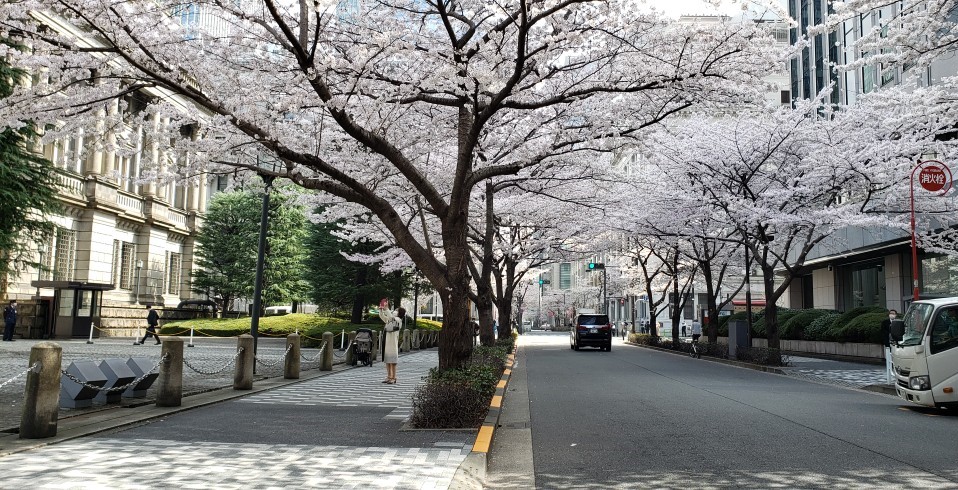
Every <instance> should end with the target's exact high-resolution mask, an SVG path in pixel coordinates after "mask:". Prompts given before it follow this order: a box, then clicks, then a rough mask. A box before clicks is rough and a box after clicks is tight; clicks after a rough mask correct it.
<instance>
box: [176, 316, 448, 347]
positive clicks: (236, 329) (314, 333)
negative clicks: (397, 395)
mask: <svg viewBox="0 0 958 490" xmlns="http://www.w3.org/2000/svg"><path fill="white" fill-rule="evenodd" d="M416 324H417V325H418V326H419V328H420V329H423V330H439V329H441V328H442V324H441V323H439V322H436V321H432V320H418V321H417V322H416ZM191 328H192V329H194V330H196V332H197V333H196V335H197V336H208V337H235V336H237V335H242V334H244V333H249V332H250V319H249V318H197V319H195V320H178V321H175V322H169V323H165V324H163V325H162V327H161V328H160V332H159V333H160V334H161V335H189V333H190V329H191ZM358 328H369V329H372V330H381V329H382V328H383V322H382V321H381V320H380V319H379V318H373V319H370V320H369V321H368V322H366V323H359V324H356V323H352V322H350V321H349V320H345V319H343V318H337V317H328V316H321V315H315V314H306V313H292V314H289V315H281V316H264V317H262V318H260V320H259V329H258V331H259V334H260V335H263V336H266V337H285V336H286V335H289V334H291V333H294V332H297V331H298V332H299V333H300V334H301V335H303V336H304V340H303V344H304V345H307V346H312V345H316V344H317V343H318V341H316V340H313V339H320V338H322V336H323V332H332V333H333V334H334V335H335V336H334V343H338V342H340V340H341V339H340V338H339V337H341V336H342V332H343V330H345V331H346V332H347V333H349V332H351V331H354V330H356V329H358ZM311 338H312V339H311Z"/></svg>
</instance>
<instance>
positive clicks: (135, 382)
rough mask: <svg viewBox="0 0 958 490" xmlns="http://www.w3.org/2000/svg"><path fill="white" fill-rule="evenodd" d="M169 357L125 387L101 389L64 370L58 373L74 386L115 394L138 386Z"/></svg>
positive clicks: (162, 358) (166, 357)
mask: <svg viewBox="0 0 958 490" xmlns="http://www.w3.org/2000/svg"><path fill="white" fill-rule="evenodd" d="M169 357H170V355H169V354H166V355H164V356H163V357H161V358H160V360H159V361H156V364H154V365H153V367H152V368H150V370H149V371H146V372H144V373H143V375H142V376H140V377H139V378H136V379H134V380H133V381H130V382H129V383H127V384H125V385H123V386H114V387H113V388H104V387H102V386H97V385H91V384H90V383H87V382H86V381H83V380H82V379H80V378H77V377H76V376H74V375H72V374H70V373H68V372H67V371H66V369H61V370H60V372H61V373H63V375H64V376H66V377H67V379H69V380H70V381H73V382H74V383H76V384H78V385H81V386H85V387H87V388H90V389H91V390H96V391H105V392H107V393H113V392H117V391H126V389H127V388H129V387H131V386H136V385H138V384H139V383H140V381H143V380H144V379H146V377H147V376H149V375H151V374H153V371H156V369H157V368H158V367H160V364H162V363H163V361H165V360H167V359H169Z"/></svg>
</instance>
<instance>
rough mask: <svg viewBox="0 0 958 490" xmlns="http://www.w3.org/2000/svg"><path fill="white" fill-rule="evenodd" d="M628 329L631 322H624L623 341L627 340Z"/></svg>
mask: <svg viewBox="0 0 958 490" xmlns="http://www.w3.org/2000/svg"><path fill="white" fill-rule="evenodd" d="M628 329H629V322H625V323H623V324H622V340H623V341H624V340H625V333H626V331H627V330H628Z"/></svg>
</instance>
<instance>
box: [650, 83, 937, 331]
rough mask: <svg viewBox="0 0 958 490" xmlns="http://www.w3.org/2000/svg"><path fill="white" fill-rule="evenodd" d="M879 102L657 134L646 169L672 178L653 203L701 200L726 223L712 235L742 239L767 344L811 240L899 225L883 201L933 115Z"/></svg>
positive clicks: (925, 136)
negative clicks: (911, 114)
mask: <svg viewBox="0 0 958 490" xmlns="http://www.w3.org/2000/svg"><path fill="white" fill-rule="evenodd" d="M901 95H903V96H904V92H902V93H901ZM884 109H887V107H884V108H880V109H879V110H877V111H876V107H874V106H873V105H872V104H871V103H870V101H867V100H866V101H865V102H864V103H863V104H862V105H860V106H855V107H849V108H846V109H845V110H843V111H840V112H823V111H822V109H821V105H820V103H819V101H807V102H804V103H800V104H798V107H797V108H796V109H794V110H792V109H779V110H777V111H774V112H759V113H756V112H748V113H740V114H730V115H727V116H724V117H707V116H700V117H692V118H689V119H687V120H684V121H682V122H681V123H680V124H677V125H676V126H675V127H674V128H672V130H670V131H662V132H661V133H660V134H661V138H660V139H658V140H657V149H658V151H657V152H656V153H655V154H654V156H653V162H654V168H655V172H654V174H655V175H659V176H661V178H662V179H664V181H665V182H668V183H669V185H670V186H671V187H670V192H669V195H670V196H671V198H668V199H667V197H666V196H662V201H667V202H668V206H670V209H672V210H675V209H681V210H682V211H680V215H681V216H691V215H692V214H691V213H692V210H693V209H702V208H703V207H705V208H708V209H709V210H710V211H709V212H711V216H712V219H715V220H718V221H719V222H720V223H721V225H722V226H723V227H726V228H728V229H730V230H734V233H732V234H730V235H727V237H722V236H715V235H713V236H712V238H713V239H723V240H728V241H738V242H740V243H742V244H743V245H744V246H745V247H746V248H747V249H748V251H749V252H750V254H751V256H752V257H754V259H753V260H754V261H755V263H756V264H757V265H758V267H759V269H760V270H761V273H762V279H763V284H764V291H765V299H766V313H765V319H766V320H765V322H766V328H767V332H768V339H769V347H771V348H778V341H779V336H778V328H777V327H778V325H777V315H776V306H775V302H776V301H777V300H778V299H779V298H781V296H782V295H783V294H784V293H785V291H786V290H787V287H788V285H789V284H790V282H791V280H792V279H793V278H794V277H795V276H796V275H797V273H798V272H799V269H800V268H801V267H802V266H803V265H804V262H805V259H806V257H807V256H808V254H809V253H810V252H811V251H812V249H813V248H814V247H815V246H816V245H817V244H819V243H821V242H822V241H824V240H826V239H832V240H834V239H835V238H834V237H832V236H831V235H832V234H833V232H834V231H836V230H839V229H842V228H844V227H849V226H859V227H865V228H868V227H879V226H880V227H887V226H898V225H899V224H900V221H899V220H898V217H897V216H896V215H889V214H887V213H886V211H887V210H888V207H887V206H886V205H887V204H888V203H894V204H895V205H898V206H899V207H898V209H901V207H900V203H901V201H900V200H899V198H898V197H897V196H898V194H899V192H900V189H899V186H897V185H895V184H896V183H898V182H901V181H902V176H903V175H907V172H908V171H909V169H910V166H911V162H912V161H913V159H914V158H915V157H916V155H918V154H920V152H921V151H922V148H924V147H926V146H927V144H928V143H929V141H932V140H933V137H934V134H935V126H936V125H935V123H934V119H935V118H934V117H928V118H919V119H924V122H920V121H918V122H916V120H915V119H914V118H912V119H908V118H905V117H904V116H902V117H901V118H896V117H893V115H894V114H895V113H894V112H888V113H886V112H884ZM878 114H884V117H877V116H878ZM680 162H681V163H682V164H681V165H679V163H680ZM655 188H656V187H652V188H651V189H650V190H649V191H650V192H651V191H652V190H654V189H655ZM682 199H685V200H686V201H687V202H686V204H685V205H684V206H682V205H681V203H680V201H681V200H682ZM686 213H689V214H686ZM687 221H688V220H687V219H683V220H680V222H682V223H686V222H687ZM688 230H689V234H690V235H691V236H696V233H697V232H700V231H701V230H699V229H698V228H696V227H694V226H690V227H688Z"/></svg>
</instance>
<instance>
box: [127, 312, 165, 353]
mask: <svg viewBox="0 0 958 490" xmlns="http://www.w3.org/2000/svg"><path fill="white" fill-rule="evenodd" d="M146 311H147V312H148V313H147V314H146V335H144V336H143V339H142V340H140V341H139V342H133V345H143V343H144V342H146V339H148V338H150V336H151V335H152V336H153V337H154V338H156V345H160V344H161V343H162V342H160V336H159V335H157V334H156V327H158V326H159V325H160V314H159V313H157V312H156V310H154V309H153V305H146Z"/></svg>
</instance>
